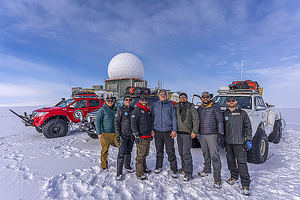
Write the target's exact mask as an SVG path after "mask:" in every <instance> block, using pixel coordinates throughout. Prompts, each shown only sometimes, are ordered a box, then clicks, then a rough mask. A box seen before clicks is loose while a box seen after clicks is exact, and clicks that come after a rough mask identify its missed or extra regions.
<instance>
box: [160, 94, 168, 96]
mask: <svg viewBox="0 0 300 200" xmlns="http://www.w3.org/2000/svg"><path fill="white" fill-rule="evenodd" d="M159 95H160V96H166V95H167V94H159Z"/></svg>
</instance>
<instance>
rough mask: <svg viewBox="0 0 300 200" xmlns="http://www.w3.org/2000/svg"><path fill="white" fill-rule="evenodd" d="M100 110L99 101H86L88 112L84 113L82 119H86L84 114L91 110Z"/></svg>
mask: <svg viewBox="0 0 300 200" xmlns="http://www.w3.org/2000/svg"><path fill="white" fill-rule="evenodd" d="M99 108H101V102H100V99H89V100H88V111H87V112H86V113H84V117H86V114H88V113H90V112H92V111H93V110H97V109H99Z"/></svg>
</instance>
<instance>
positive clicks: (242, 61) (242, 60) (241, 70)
mask: <svg viewBox="0 0 300 200" xmlns="http://www.w3.org/2000/svg"><path fill="white" fill-rule="evenodd" d="M243 68H244V60H242V66H241V81H243Z"/></svg>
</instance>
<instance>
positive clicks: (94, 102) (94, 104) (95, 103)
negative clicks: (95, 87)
mask: <svg viewBox="0 0 300 200" xmlns="http://www.w3.org/2000/svg"><path fill="white" fill-rule="evenodd" d="M99 106H100V102H99V100H96V99H91V100H89V107H90V108H92V107H99Z"/></svg>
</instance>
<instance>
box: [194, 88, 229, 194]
mask: <svg viewBox="0 0 300 200" xmlns="http://www.w3.org/2000/svg"><path fill="white" fill-rule="evenodd" d="M201 101H202V104H201V105H200V106H199V108H198V114H199V120H200V124H199V140H200V144H201V148H202V153H203V158H204V169H203V171H202V172H201V173H198V175H199V176H201V177H203V176H207V175H209V174H210V173H211V162H212V165H213V169H214V171H213V172H214V173H213V176H214V187H215V188H218V189H220V188H221V187H222V185H221V159H220V155H219V150H218V142H217V141H218V138H219V136H220V135H223V134H224V124H223V114H222V110H221V108H220V106H219V105H218V104H215V103H214V102H213V101H212V100H211V94H209V93H208V92H203V93H202V95H201Z"/></svg>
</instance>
